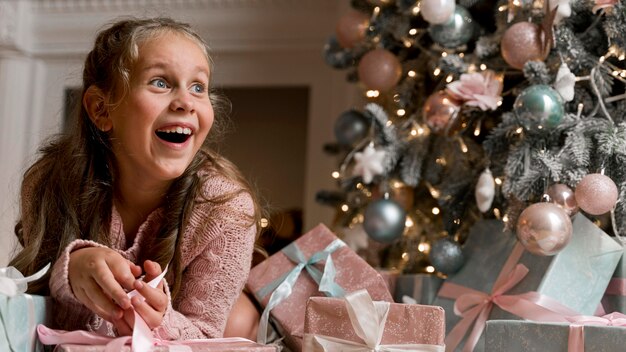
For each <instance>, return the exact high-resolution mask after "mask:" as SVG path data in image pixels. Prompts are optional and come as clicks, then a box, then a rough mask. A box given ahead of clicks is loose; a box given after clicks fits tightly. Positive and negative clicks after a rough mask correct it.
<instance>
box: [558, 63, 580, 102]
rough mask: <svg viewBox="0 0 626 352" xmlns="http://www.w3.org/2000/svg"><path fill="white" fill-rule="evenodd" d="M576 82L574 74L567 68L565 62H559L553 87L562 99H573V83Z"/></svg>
mask: <svg viewBox="0 0 626 352" xmlns="http://www.w3.org/2000/svg"><path fill="white" fill-rule="evenodd" d="M575 84H576V76H575V75H574V74H573V73H572V71H570V70H569V67H567V65H566V64H565V63H562V64H561V67H559V71H558V72H557V74H556V82H554V89H556V91H557V92H559V94H560V95H561V97H562V98H563V100H565V101H572V100H573V99H574V85H575Z"/></svg>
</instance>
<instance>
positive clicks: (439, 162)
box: [435, 158, 447, 166]
mask: <svg viewBox="0 0 626 352" xmlns="http://www.w3.org/2000/svg"><path fill="white" fill-rule="evenodd" d="M435 162H436V163H437V164H439V165H441V166H446V164H447V162H446V159H445V158H437V159H435Z"/></svg>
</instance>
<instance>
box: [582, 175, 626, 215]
mask: <svg viewBox="0 0 626 352" xmlns="http://www.w3.org/2000/svg"><path fill="white" fill-rule="evenodd" d="M618 193H619V192H618V191H617V186H616V185H615V182H613V180H611V178H610V177H608V176H606V175H602V174H589V175H587V176H585V177H583V179H582V180H580V182H578V185H576V191H575V193H574V194H575V195H576V202H578V206H579V207H580V209H582V210H584V211H585V212H586V213H588V214H591V215H602V214H604V213H606V212H609V211H611V209H613V207H615V203H617V197H618Z"/></svg>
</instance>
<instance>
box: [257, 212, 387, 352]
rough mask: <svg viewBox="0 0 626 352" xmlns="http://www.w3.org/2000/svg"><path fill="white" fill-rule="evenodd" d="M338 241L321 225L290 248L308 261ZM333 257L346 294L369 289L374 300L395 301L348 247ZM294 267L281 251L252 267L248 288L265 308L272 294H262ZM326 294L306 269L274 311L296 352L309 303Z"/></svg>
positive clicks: (274, 316) (375, 275) (378, 276)
mask: <svg viewBox="0 0 626 352" xmlns="http://www.w3.org/2000/svg"><path fill="white" fill-rule="evenodd" d="M335 240H337V237H336V236H335V235H334V234H333V233H332V232H331V231H330V230H329V229H328V228H327V227H326V226H324V225H322V224H320V225H318V226H316V227H315V228H313V229H312V230H311V231H309V232H307V233H306V234H304V235H302V236H301V237H300V238H298V239H297V240H296V241H294V242H293V243H292V244H291V245H296V246H297V247H298V248H299V249H300V251H301V252H302V254H303V255H304V257H305V258H307V259H308V258H310V257H311V256H312V255H313V254H315V253H316V252H319V251H322V250H324V249H325V248H326V247H327V246H328V245H329V244H331V243H332V242H333V241H335ZM331 258H332V261H333V263H334V266H335V269H336V272H337V273H336V277H335V282H336V283H337V284H339V285H340V286H341V287H342V288H343V289H344V290H345V292H346V293H348V292H352V291H356V290H359V289H367V291H368V292H369V294H370V295H371V296H372V298H373V299H374V300H377V301H386V302H393V298H392V296H391V294H390V293H389V290H388V289H387V283H386V281H385V280H384V279H383V278H382V277H381V275H380V274H379V273H378V272H377V271H376V270H375V269H373V268H372V267H371V266H370V265H369V264H367V262H365V261H364V260H363V259H361V257H359V256H358V255H357V254H356V253H355V252H354V251H352V250H351V249H350V248H348V246H345V245H344V246H341V247H340V248H338V249H337V250H335V251H334V252H333V253H332V254H331ZM295 266H296V264H295V263H294V262H292V261H291V260H290V259H289V258H288V257H287V256H286V255H285V254H284V253H283V252H282V251H281V252H278V253H276V254H274V255H272V256H271V257H269V258H267V259H266V260H265V261H263V262H262V263H260V264H259V265H257V266H255V267H254V268H252V270H251V271H250V276H249V278H248V282H247V283H246V287H247V289H248V290H249V291H250V292H252V293H254V295H255V297H256V300H257V301H258V302H259V303H260V304H261V306H263V308H265V306H266V305H267V304H268V302H269V299H270V296H271V293H270V294H267V295H265V296H264V297H259V292H260V291H261V290H263V289H265V288H266V287H267V286H268V285H269V284H270V283H272V282H275V281H276V280H279V279H281V278H282V277H284V276H285V275H286V274H287V273H289V272H290V271H291V270H292V269H293V268H294V267H295ZM315 267H317V268H318V269H319V270H320V271H323V270H324V261H322V262H320V263H317V264H316V265H315ZM323 295H324V294H323V293H321V292H319V290H318V285H317V283H316V282H315V281H314V280H313V279H312V278H311V276H310V274H309V273H308V272H307V271H306V269H305V270H302V272H301V273H300V275H299V276H298V279H297V280H296V282H295V285H294V287H293V291H292V293H291V295H290V296H289V297H287V298H286V299H285V300H284V301H282V302H281V303H280V304H279V305H277V306H276V307H275V308H274V309H272V311H271V317H272V318H273V321H274V322H275V323H276V325H277V329H278V330H279V333H280V334H281V335H282V336H283V337H284V338H285V340H284V342H285V344H287V345H288V346H289V347H290V348H291V349H293V350H294V351H300V350H301V349H302V336H303V333H304V313H305V311H306V302H307V300H308V299H309V297H312V296H323Z"/></svg>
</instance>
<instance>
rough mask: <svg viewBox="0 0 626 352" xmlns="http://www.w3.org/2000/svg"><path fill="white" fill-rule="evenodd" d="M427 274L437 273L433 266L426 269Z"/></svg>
mask: <svg viewBox="0 0 626 352" xmlns="http://www.w3.org/2000/svg"><path fill="white" fill-rule="evenodd" d="M426 272H427V273H434V272H435V267H434V266H432V265H429V266H427V267H426Z"/></svg>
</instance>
